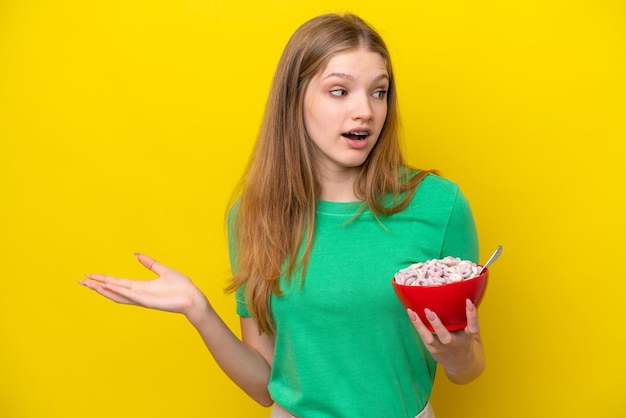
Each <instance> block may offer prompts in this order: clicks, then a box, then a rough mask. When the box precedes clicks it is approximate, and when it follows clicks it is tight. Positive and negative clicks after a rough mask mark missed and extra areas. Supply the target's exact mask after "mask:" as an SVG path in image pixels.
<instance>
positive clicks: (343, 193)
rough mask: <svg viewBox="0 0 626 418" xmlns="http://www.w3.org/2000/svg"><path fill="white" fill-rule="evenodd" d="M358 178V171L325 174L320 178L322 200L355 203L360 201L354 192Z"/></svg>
mask: <svg viewBox="0 0 626 418" xmlns="http://www.w3.org/2000/svg"><path fill="white" fill-rule="evenodd" d="M357 176H358V171H356V170H346V171H341V172H332V173H328V172H326V173H323V174H322V175H321V176H320V177H321V178H320V183H321V189H322V190H321V193H320V199H321V200H326V201H329V202H355V201H357V200H360V199H359V198H358V197H357V196H356V193H355V192H354V184H355V182H356V178H357Z"/></svg>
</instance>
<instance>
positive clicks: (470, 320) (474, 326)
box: [465, 299, 480, 335]
mask: <svg viewBox="0 0 626 418" xmlns="http://www.w3.org/2000/svg"><path fill="white" fill-rule="evenodd" d="M465 316H466V317H467V326H466V327H465V332H467V333H468V334H470V335H476V334H478V332H479V331H480V325H479V323H478V310H477V309H476V306H474V304H473V303H472V301H471V300H469V299H467V300H466V301H465Z"/></svg>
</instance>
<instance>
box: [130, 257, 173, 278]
mask: <svg viewBox="0 0 626 418" xmlns="http://www.w3.org/2000/svg"><path fill="white" fill-rule="evenodd" d="M135 257H137V260H139V262H140V263H141V264H142V265H143V266H144V267H145V268H147V269H148V270H150V271H151V272H153V273H155V274H158V275H159V276H161V275H162V274H164V273H165V272H167V271H168V270H169V269H168V268H167V267H165V266H164V265H162V264H160V263H159V262H158V261H156V260H155V259H154V258H152V257H149V256H147V255H144V254H139V253H135Z"/></svg>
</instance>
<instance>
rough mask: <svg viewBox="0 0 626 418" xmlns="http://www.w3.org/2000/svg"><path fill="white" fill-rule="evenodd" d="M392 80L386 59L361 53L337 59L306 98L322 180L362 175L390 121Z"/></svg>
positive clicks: (307, 120) (306, 115)
mask: <svg viewBox="0 0 626 418" xmlns="http://www.w3.org/2000/svg"><path fill="white" fill-rule="evenodd" d="M388 89H389V74H388V73H387V65H386V64H385V60H384V59H383V58H382V56H381V55H380V54H378V53H376V52H371V51H369V50H366V49H363V48H358V49H354V50H350V51H346V52H341V53H339V54H336V55H334V56H333V57H332V58H331V59H330V61H329V62H328V64H327V65H326V67H324V68H323V69H322V70H321V71H320V72H319V73H318V74H316V75H315V76H314V77H313V78H312V79H311V81H310V83H309V85H308V86H307V89H306V91H305V93H304V123H305V126H306V129H307V132H308V134H309V136H310V137H311V139H312V140H313V143H314V144H315V145H316V147H315V148H316V149H315V151H314V155H313V157H314V159H315V161H316V163H317V165H318V169H319V170H321V174H322V175H328V174H331V173H342V172H346V171H358V167H359V166H361V165H362V164H363V163H364V162H365V160H366V158H367V156H368V155H369V153H370V152H371V151H372V148H374V145H376V142H377V141H378V136H379V135H380V131H381V130H382V128H383V125H384V123H385V119H386V117H387V90H388Z"/></svg>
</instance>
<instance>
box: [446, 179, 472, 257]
mask: <svg viewBox="0 0 626 418" xmlns="http://www.w3.org/2000/svg"><path fill="white" fill-rule="evenodd" d="M442 255H451V256H454V257H459V258H461V259H463V260H470V261H473V262H475V263H477V262H478V257H479V248H478V234H477V232H476V224H475V223H474V216H473V215H472V210H471V208H470V204H469V202H468V200H467V198H466V197H465V196H464V195H463V193H461V191H460V190H459V189H458V188H457V194H456V198H455V200H454V205H453V207H452V211H451V212H450V219H449V221H448V227H447V228H446V233H445V236H444V241H443V245H442Z"/></svg>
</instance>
